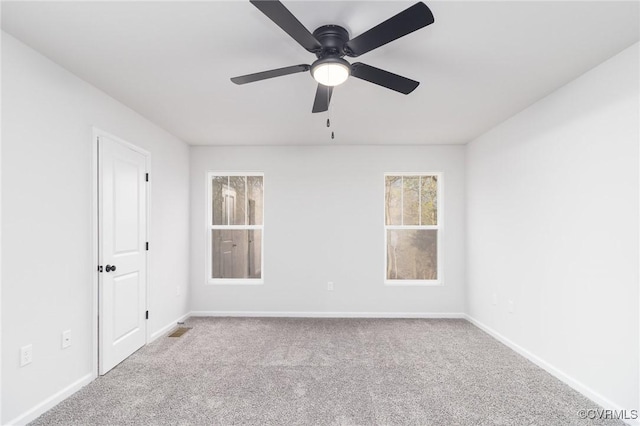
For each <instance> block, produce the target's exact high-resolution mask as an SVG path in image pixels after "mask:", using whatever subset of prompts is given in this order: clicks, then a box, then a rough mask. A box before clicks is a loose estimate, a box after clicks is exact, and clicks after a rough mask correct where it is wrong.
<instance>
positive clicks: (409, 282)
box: [382, 172, 444, 287]
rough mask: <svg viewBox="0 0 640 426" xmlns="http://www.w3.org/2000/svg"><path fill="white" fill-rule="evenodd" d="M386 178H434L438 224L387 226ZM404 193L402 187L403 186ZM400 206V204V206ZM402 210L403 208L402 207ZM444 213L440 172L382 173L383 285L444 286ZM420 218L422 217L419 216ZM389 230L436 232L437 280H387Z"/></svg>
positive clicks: (442, 182) (441, 175)
mask: <svg viewBox="0 0 640 426" xmlns="http://www.w3.org/2000/svg"><path fill="white" fill-rule="evenodd" d="M387 176H402V177H403V178H404V177H417V176H436V177H437V178H438V194H437V201H436V203H437V215H438V224H437V225H387V220H386V219H387V218H386V209H385V204H386V202H387V200H386V182H387ZM403 192H404V185H403ZM420 204H421V203H419V207H420V208H421V205H420ZM401 205H402V204H401ZM402 208H404V206H402ZM443 211H444V178H443V173H442V172H396V173H391V172H389V173H384V176H383V178H382V224H383V231H384V246H383V247H384V249H383V256H384V262H383V263H382V264H383V266H384V267H383V270H382V272H383V277H384V285H386V286H392V287H402V286H419V287H420V286H421V287H429V286H443V285H444V275H443V270H444V268H443V265H444V259H443V255H442V253H443V252H444V250H443V249H442V234H443V230H444V220H443V219H444V218H443V214H442V212H443ZM403 216H404V215H402V214H401V216H400V217H401V218H403V220H404V217H403ZM420 216H422V215H421V214H420ZM389 229H436V230H437V231H438V237H437V248H436V259H437V263H438V264H437V274H438V278H437V279H435V280H390V279H388V278H387V260H388V259H387V234H388V232H387V230H389Z"/></svg>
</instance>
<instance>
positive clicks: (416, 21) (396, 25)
mask: <svg viewBox="0 0 640 426" xmlns="http://www.w3.org/2000/svg"><path fill="white" fill-rule="evenodd" d="M433 22H434V18H433V14H432V13H431V10H429V8H428V7H427V5H426V4H424V3H422V2H419V3H416V4H414V5H413V6H411V7H410V8H408V9H405V10H404V11H402V12H400V13H398V14H397V15H395V16H393V17H391V18H389V19H387V20H386V21H384V22H383V23H381V24H378V25H376V26H375V27H373V28H371V29H370V30H369V31H367V32H365V33H362V34H360V35H359V36H358V37H356V38H354V39H352V40H349V41H348V42H346V43H345V50H346V51H347V55H348V56H351V57H356V56H360V55H362V54H363V53H367V52H369V51H370V50H373V49H376V48H378V47H380V46H383V45H385V44H387V43H389V42H392V41H393V40H396V39H399V38H400V37H404V36H406V35H407V34H410V33H412V32H414V31H416V30H419V29H420V28H423V27H426V26H427V25H430V24H433Z"/></svg>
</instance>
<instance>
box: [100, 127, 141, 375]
mask: <svg viewBox="0 0 640 426" xmlns="http://www.w3.org/2000/svg"><path fill="white" fill-rule="evenodd" d="M91 129H92V137H91V150H92V153H91V258H92V260H93V265H92V266H91V300H92V320H91V330H92V331H91V334H92V336H91V341H92V349H91V364H92V368H91V371H92V372H93V378H94V379H95V378H97V377H98V376H99V375H100V371H99V363H98V357H99V353H100V352H99V344H100V341H99V340H100V333H99V330H98V327H99V322H98V319H99V318H98V316H99V315H100V305H99V303H98V302H99V301H98V297H99V294H100V292H99V289H98V286H99V283H100V273H99V272H98V265H99V264H100V251H99V247H100V239H99V235H100V229H99V227H100V222H99V219H98V215H99V213H100V210H99V205H98V197H99V191H98V189H99V188H98V185H99V182H98V173H99V171H100V170H99V161H100V159H99V158H98V153H99V150H98V139H99V138H100V137H107V138H109V139H112V140H114V141H115V142H117V143H119V144H121V145H123V146H125V147H127V148H129V149H131V150H133V151H135V152H137V153H139V154H142V155H144V156H145V164H146V169H147V173H148V174H149V175H150V174H151V153H150V152H149V151H147V150H145V149H143V148H140V147H139V146H137V145H134V144H132V143H130V142H127V141H126V140H124V139H122V138H119V137H117V136H115V135H113V134H111V133H109V132H105V131H104V130H101V129H99V128H97V127H92V128H91ZM146 192H147V193H146V198H147V200H146V202H147V208H146V212H145V215H146V229H145V232H146V234H147V238H146V240H147V241H150V229H151V226H150V223H149V217H150V211H151V179H149V181H148V182H147V191H146ZM145 262H146V269H147V271H146V279H145V283H144V286H145V293H146V306H145V309H146V310H147V311H148V310H149V297H150V291H149V276H150V269H151V268H150V255H149V250H146V251H145ZM150 341H151V333H150V327H149V324H148V322H147V324H146V325H145V345H147V344H148V343H149V342H150Z"/></svg>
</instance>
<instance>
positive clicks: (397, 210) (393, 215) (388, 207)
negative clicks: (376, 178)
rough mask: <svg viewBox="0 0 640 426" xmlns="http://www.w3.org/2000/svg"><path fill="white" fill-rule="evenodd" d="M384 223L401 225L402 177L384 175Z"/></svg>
mask: <svg viewBox="0 0 640 426" xmlns="http://www.w3.org/2000/svg"><path fill="white" fill-rule="evenodd" d="M384 211H385V223H386V224H387V225H402V177H401V176H386V177H385V208H384Z"/></svg>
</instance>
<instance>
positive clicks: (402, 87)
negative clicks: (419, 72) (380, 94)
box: [351, 62, 420, 95]
mask: <svg viewBox="0 0 640 426" xmlns="http://www.w3.org/2000/svg"><path fill="white" fill-rule="evenodd" d="M351 75H352V76H353V77H357V78H360V79H362V80H366V81H368V82H369V83H373V84H377V85H378V86H382V87H386V88H387V89H391V90H395V91H396V92H400V93H404V94H405V95H408V94H409V93H411V92H413V91H414V90H415V88H416V87H418V85H419V84H420V82H418V81H415V80H411V79H409V78H406V77H402V76H400V75H397V74H394V73H391V72H389V71H385V70H381V69H380V68H375V67H372V66H371V65H367V64H363V63H361V62H356V63H353V64H351Z"/></svg>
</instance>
